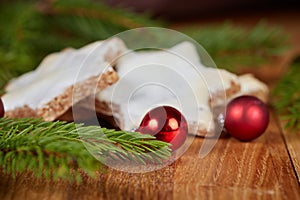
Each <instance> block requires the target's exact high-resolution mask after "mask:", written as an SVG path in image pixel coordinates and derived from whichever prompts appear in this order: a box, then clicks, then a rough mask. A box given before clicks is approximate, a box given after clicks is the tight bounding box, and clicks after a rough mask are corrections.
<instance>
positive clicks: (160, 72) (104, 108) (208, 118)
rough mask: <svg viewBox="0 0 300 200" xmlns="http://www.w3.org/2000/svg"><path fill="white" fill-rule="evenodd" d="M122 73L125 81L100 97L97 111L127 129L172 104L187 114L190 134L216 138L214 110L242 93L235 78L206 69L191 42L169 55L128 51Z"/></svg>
mask: <svg viewBox="0 0 300 200" xmlns="http://www.w3.org/2000/svg"><path fill="white" fill-rule="evenodd" d="M116 71H117V73H118V75H119V77H120V79H119V81H118V82H117V83H115V84H114V85H112V86H110V87H108V88H106V89H105V90H103V91H101V92H100V93H99V94H98V95H97V98H96V110H97V111H98V112H101V113H103V114H106V115H112V116H113V117H114V119H115V121H116V122H117V124H118V126H119V127H120V128H121V129H123V130H135V129H136V128H137V127H139V124H140V123H141V121H142V118H143V116H144V115H145V113H147V112H148V111H149V110H150V109H153V108H155V107H157V106H162V105H167V106H172V107H174V108H177V109H178V110H180V111H181V112H182V113H183V114H184V116H185V117H186V118H187V121H188V128H189V133H192V134H196V135H206V134H211V135H213V134H214V128H215V124H214V120H213V113H212V106H214V105H220V104H221V103H225V102H226V101H227V98H229V97H231V96H234V95H236V94H238V92H240V88H241V85H240V80H239V77H238V76H236V75H235V74H232V73H230V72H228V71H226V70H218V69H215V68H207V67H205V66H204V65H203V64H202V63H201V62H200V58H199V56H198V53H197V50H196V48H195V47H194V45H193V44H192V43H190V42H183V43H180V44H178V45H176V46H174V47H172V48H170V49H167V50H156V51H139V52H132V51H128V52H126V53H125V54H123V55H122V56H121V57H120V59H118V60H117V63H116ZM193 99H194V100H193Z"/></svg>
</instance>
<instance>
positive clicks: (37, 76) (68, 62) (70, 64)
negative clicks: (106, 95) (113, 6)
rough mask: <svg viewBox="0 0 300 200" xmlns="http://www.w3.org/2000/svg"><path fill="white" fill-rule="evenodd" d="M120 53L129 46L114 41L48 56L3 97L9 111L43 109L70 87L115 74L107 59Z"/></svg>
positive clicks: (96, 43) (114, 39) (12, 85)
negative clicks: (97, 77)
mask: <svg viewBox="0 0 300 200" xmlns="http://www.w3.org/2000/svg"><path fill="white" fill-rule="evenodd" d="M118 51H125V46H124V44H123V42H122V41H121V40H120V39H118V38H113V39H111V40H107V41H99V42H95V43H92V44H89V45H87V46H85V47H82V48H80V49H78V50H74V49H68V50H65V51H62V52H60V53H54V54H51V55H49V56H47V57H46V58H45V59H44V60H43V62H42V63H41V64H40V65H39V66H38V68H37V69H36V70H34V71H32V72H29V73H26V74H24V75H22V76H20V77H19V78H17V79H15V80H13V81H11V82H10V83H9V84H8V86H7V88H6V91H7V93H6V94H5V95H4V96H3V97H2V100H3V102H4V107H5V110H13V109H15V108H18V107H23V106H25V105H27V106H29V107H30V108H32V109H36V108H40V107H41V106H43V105H44V104H46V103H48V102H50V101H51V100H53V99H54V98H55V97H57V96H58V95H60V94H62V93H63V92H64V91H65V89H67V88H68V87H69V86H71V85H74V84H75V83H77V82H81V81H84V80H86V79H88V78H90V77H92V76H97V75H100V74H101V73H102V72H104V71H106V70H111V66H110V65H109V63H108V62H107V61H106V60H105V56H106V54H113V55H114V54H116V53H117V52H118Z"/></svg>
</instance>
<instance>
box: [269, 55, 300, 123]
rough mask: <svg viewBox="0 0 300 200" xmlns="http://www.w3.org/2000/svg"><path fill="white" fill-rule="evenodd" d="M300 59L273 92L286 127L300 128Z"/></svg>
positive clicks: (295, 61) (274, 101) (275, 103)
mask: <svg viewBox="0 0 300 200" xmlns="http://www.w3.org/2000/svg"><path fill="white" fill-rule="evenodd" d="M299 77H300V57H299V56H298V57H297V58H296V59H295V60H294V62H292V63H291V65H290V68H289V70H288V72H287V73H286V74H284V76H283V77H282V79H281V80H280V81H279V82H278V84H277V85H276V87H275V89H274V90H273V96H272V100H273V101H272V102H273V104H274V106H275V108H276V110H277V111H278V114H279V116H281V117H282V119H283V120H284V121H286V122H287V123H286V127H292V128H300V81H299Z"/></svg>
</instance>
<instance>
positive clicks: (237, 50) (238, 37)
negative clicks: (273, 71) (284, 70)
mask: <svg viewBox="0 0 300 200" xmlns="http://www.w3.org/2000/svg"><path fill="white" fill-rule="evenodd" d="M179 30H180V29H179ZM181 31H183V32H184V33H186V34H187V35H189V36H190V37H192V38H193V39H195V40H196V41H197V42H198V43H199V44H201V45H202V46H203V47H204V48H205V49H206V50H207V52H208V53H209V54H210V55H211V57H212V58H213V60H214V61H215V63H216V65H217V66H218V67H220V68H226V69H229V70H231V71H235V70H237V69H238V68H241V67H255V66H259V65H260V64H263V63H266V62H269V61H270V60H271V59H272V57H274V56H278V55H280V54H282V53H283V52H284V51H285V50H286V49H287V48H288V44H287V39H288V35H287V34H286V33H284V31H283V30H282V29H281V28H280V27H274V26H268V25H267V24H266V22H265V21H260V22H259V23H258V24H256V25H255V26H254V27H253V28H250V29H247V28H245V27H240V26H237V25H233V24H231V23H230V22H226V23H224V24H219V25H214V26H204V27H187V28H184V29H182V30H181Z"/></svg>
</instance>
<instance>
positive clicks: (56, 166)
mask: <svg viewBox="0 0 300 200" xmlns="http://www.w3.org/2000/svg"><path fill="white" fill-rule="evenodd" d="M169 146H170V144H169V143H165V142H162V141H158V140H155V137H153V136H150V135H145V134H140V133H135V132H125V131H115V130H109V129H106V128H101V127H98V126H83V125H78V124H74V123H66V122H43V121H41V120H40V119H8V118H0V168H1V170H2V171H3V172H5V173H7V174H11V175H12V176H15V175H16V174H17V173H21V172H25V171H28V170H31V171H32V172H34V174H35V175H36V176H37V177H41V176H43V177H46V178H50V177H53V178H54V180H57V179H59V178H62V179H67V180H74V178H75V180H77V181H80V178H81V176H80V172H81V171H83V172H85V173H86V174H88V175H89V176H90V177H95V173H96V171H97V170H99V169H101V166H103V164H102V163H101V162H99V161H98V160H97V159H99V160H101V161H102V162H105V159H106V158H107V156H109V158H110V159H114V158H115V159H116V160H120V159H121V160H122V161H126V160H130V161H134V162H136V163H141V164H145V162H147V163H148V162H150V163H151V162H152V163H154V162H155V163H157V162H162V161H163V160H164V159H168V158H169V156H170V155H171V153H170V148H169ZM96 154H97V156H96V157H97V159H96V158H95V157H94V156H93V155H96Z"/></svg>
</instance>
